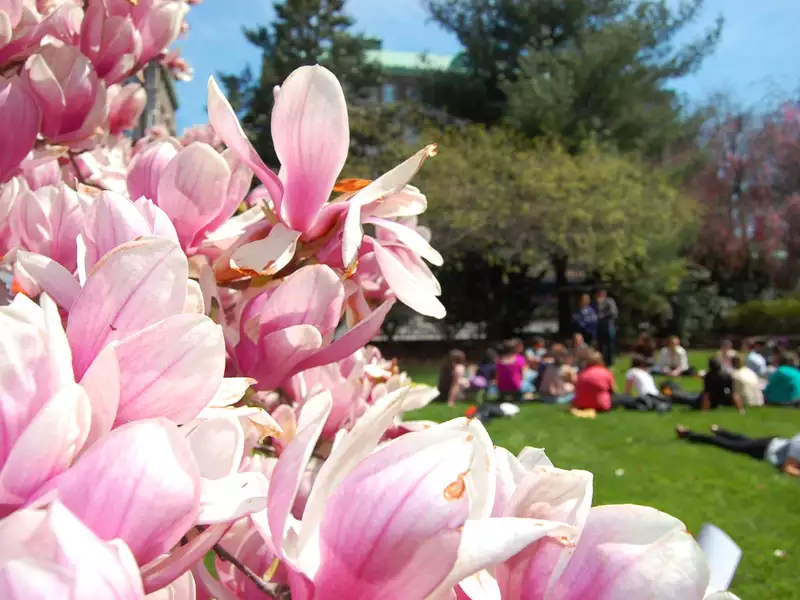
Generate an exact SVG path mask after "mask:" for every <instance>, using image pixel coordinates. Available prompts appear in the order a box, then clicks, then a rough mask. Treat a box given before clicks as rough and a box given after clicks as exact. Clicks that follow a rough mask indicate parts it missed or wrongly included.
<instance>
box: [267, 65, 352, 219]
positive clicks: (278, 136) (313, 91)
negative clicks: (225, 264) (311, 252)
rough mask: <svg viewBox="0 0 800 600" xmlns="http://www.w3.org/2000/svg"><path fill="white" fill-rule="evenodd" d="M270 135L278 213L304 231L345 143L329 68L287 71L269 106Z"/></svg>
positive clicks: (339, 98) (340, 104) (343, 156)
mask: <svg viewBox="0 0 800 600" xmlns="http://www.w3.org/2000/svg"><path fill="white" fill-rule="evenodd" d="M272 140H273V145H274V147H275V153H276V154H277V156H278V160H279V161H280V163H281V170H282V172H284V173H285V179H284V180H283V181H284V195H283V198H282V199H281V204H280V212H279V214H280V215H281V219H282V220H283V221H284V222H285V223H286V224H287V225H289V226H290V227H291V228H292V229H295V230H297V231H302V232H305V231H307V230H308V229H310V228H311V226H312V225H313V223H314V220H315V219H316V216H317V214H318V212H319V210H320V208H322V206H323V205H324V204H325V203H326V202H327V201H328V198H329V197H330V194H331V190H332V189H333V186H334V185H335V183H336V179H337V177H338V176H339V173H340V172H341V170H342V167H344V163H345V161H346V160H347V151H348V149H349V148H350V126H349V122H348V118H347V103H346V101H345V97H344V91H343V90H342V86H341V84H340V83H339V80H338V79H336V76H335V75H334V74H333V73H331V72H330V71H329V70H328V69H326V68H325V67H321V66H319V65H314V66H304V67H300V68H299V69H296V70H295V71H294V72H293V73H292V74H291V75H289V77H288V78H287V79H286V81H285V82H284V84H283V86H282V87H281V92H280V94H278V97H277V98H276V99H275V106H274V108H273V109H272Z"/></svg>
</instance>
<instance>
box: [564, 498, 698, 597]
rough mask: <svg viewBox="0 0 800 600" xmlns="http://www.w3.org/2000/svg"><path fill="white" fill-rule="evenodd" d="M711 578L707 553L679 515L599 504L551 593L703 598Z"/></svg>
mask: <svg viewBox="0 0 800 600" xmlns="http://www.w3.org/2000/svg"><path fill="white" fill-rule="evenodd" d="M665 564H669V565H670V568H669V569H667V570H664V565H665ZM708 581H709V570H708V563H707V561H706V558H705V555H704V554H703V551H702V549H701V548H700V546H698V545H697V542H696V541H695V540H694V539H693V538H692V536H691V535H690V534H689V533H688V532H687V531H686V527H685V526H684V524H683V523H681V522H680V521H679V520H678V519H676V518H674V517H672V516H670V515H667V514H665V513H662V512H660V511H657V510H656V509H654V508H649V507H645V506H635V505H617V506H597V507H595V508H592V509H591V511H590V512H589V518H588V520H587V522H586V526H585V527H584V528H583V531H582V532H581V537H580V540H579V543H578V547H577V548H576V549H575V553H574V554H573V555H572V558H571V559H570V561H569V564H568V565H567V568H566V569H565V570H564V572H563V573H562V574H561V577H560V578H559V580H558V582H557V583H556V584H555V586H554V587H553V588H552V592H551V594H550V596H549V597H552V598H557V599H559V600H573V599H574V600H578V599H580V598H587V597H591V598H597V599H598V600H623V599H624V598H653V599H663V600H667V599H668V598H702V597H703V596H704V594H705V591H706V587H707V586H708Z"/></svg>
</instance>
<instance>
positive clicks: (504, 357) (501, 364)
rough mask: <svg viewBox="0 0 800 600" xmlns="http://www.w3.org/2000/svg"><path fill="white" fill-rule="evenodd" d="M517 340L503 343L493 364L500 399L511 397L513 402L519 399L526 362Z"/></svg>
mask: <svg viewBox="0 0 800 600" xmlns="http://www.w3.org/2000/svg"><path fill="white" fill-rule="evenodd" d="M519 346H520V344H519V342H518V341H517V340H506V341H505V342H503V350H502V352H501V353H500V357H499V358H498V359H497V362H496V363H495V378H496V380H497V391H498V393H499V394H500V397H503V396H511V399H512V400H513V401H518V400H519V399H520V391H521V389H522V378H523V375H524V373H525V369H526V367H527V365H528V362H527V361H526V360H525V357H524V356H523V355H522V354H521V353H520V351H519Z"/></svg>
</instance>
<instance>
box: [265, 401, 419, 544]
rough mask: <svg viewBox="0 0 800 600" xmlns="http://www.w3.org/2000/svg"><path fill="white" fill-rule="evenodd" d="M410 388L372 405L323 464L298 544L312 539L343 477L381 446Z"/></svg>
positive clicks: (304, 515) (310, 499)
mask: <svg viewBox="0 0 800 600" xmlns="http://www.w3.org/2000/svg"><path fill="white" fill-rule="evenodd" d="M408 389H409V388H401V389H399V390H397V391H395V392H392V393H391V394H387V395H386V396H383V397H382V398H380V399H379V400H378V401H377V402H375V404H373V405H372V406H370V407H369V408H368V409H367V411H366V412H365V413H364V414H363V415H362V416H361V418H360V419H358V420H357V421H356V422H355V425H353V427H352V429H351V430H350V431H349V432H347V433H346V434H345V435H344V437H342V438H341V441H340V442H339V443H338V444H337V445H336V447H335V448H334V449H333V450H332V451H331V454H330V456H329V457H328V460H326V461H325V462H324V463H323V464H322V467H321V468H320V470H319V473H318V474H317V479H316V480H315V482H314V487H313V488H312V490H311V493H310V494H309V496H308V501H307V502H306V509H305V512H304V514H303V521H302V524H301V530H300V533H299V537H298V545H299V547H301V548H302V547H304V546H305V545H306V544H307V543H308V541H309V540H310V539H311V536H312V535H313V533H314V531H315V530H316V528H317V527H318V526H319V523H320V521H321V520H322V516H323V513H324V510H325V504H326V503H327V501H328V498H330V495H331V494H332V493H333V492H334V491H335V490H336V487H337V486H338V485H339V483H341V481H342V479H344V477H345V476H346V475H347V473H349V472H350V471H351V470H352V469H353V468H355V466H356V465H358V463H359V462H361V460H363V459H364V458H365V457H367V456H368V455H369V454H370V453H371V452H372V451H373V450H374V449H375V447H376V446H377V445H378V442H379V441H380V439H381V437H382V436H383V433H384V432H385V431H386V430H387V429H388V428H389V426H390V425H391V424H392V422H393V421H394V419H395V417H396V416H397V414H398V413H399V411H400V409H401V407H402V405H403V401H404V399H405V395H406V394H407V393H408ZM276 413H277V411H276ZM284 429H288V428H286V427H285V428H284Z"/></svg>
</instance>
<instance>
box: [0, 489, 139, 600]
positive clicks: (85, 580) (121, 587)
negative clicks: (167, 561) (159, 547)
mask: <svg viewBox="0 0 800 600" xmlns="http://www.w3.org/2000/svg"><path fill="white" fill-rule="evenodd" d="M0 537H2V539H3V546H2V549H0V597H2V598H4V599H7V600H30V599H32V598H107V599H109V600H141V599H142V598H144V591H143V589H142V581H141V578H140V577H139V570H138V567H137V565H136V561H135V560H134V558H133V555H132V554H131V551H130V549H129V548H128V547H127V546H126V545H125V543H124V542H122V541H120V540H114V541H109V542H107V541H103V540H102V539H100V538H99V537H98V536H97V535H96V534H94V533H93V532H92V531H91V530H90V529H89V528H87V527H86V525H84V524H83V523H81V521H80V520H78V519H77V518H76V517H75V515H73V514H72V513H71V512H70V511H69V510H68V509H67V508H65V507H64V505H63V504H61V503H60V502H57V501H56V502H52V503H51V504H50V505H49V506H47V507H46V508H27V509H25V510H21V511H18V512H16V513H15V514H13V515H11V516H10V517H7V518H5V519H3V520H1V521H0Z"/></svg>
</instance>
